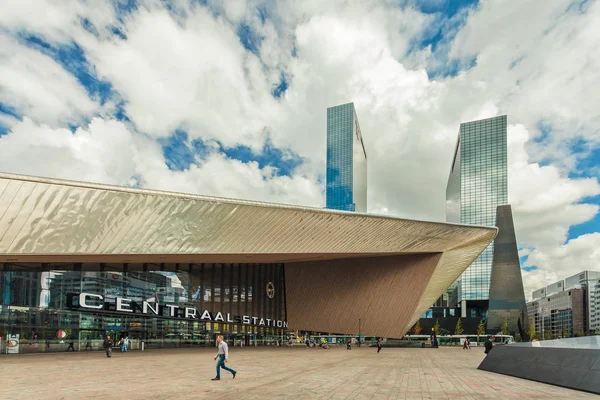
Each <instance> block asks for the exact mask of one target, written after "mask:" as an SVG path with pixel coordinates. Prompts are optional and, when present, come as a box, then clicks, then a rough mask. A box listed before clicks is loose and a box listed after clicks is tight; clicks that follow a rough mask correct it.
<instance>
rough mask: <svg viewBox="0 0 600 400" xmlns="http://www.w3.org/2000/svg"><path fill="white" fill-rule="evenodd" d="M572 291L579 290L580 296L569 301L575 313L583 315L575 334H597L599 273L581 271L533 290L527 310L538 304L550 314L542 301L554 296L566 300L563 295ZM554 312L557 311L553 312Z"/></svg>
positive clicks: (599, 319) (599, 325) (599, 322)
mask: <svg viewBox="0 0 600 400" xmlns="http://www.w3.org/2000/svg"><path fill="white" fill-rule="evenodd" d="M573 290H581V293H582V294H581V296H579V294H577V295H575V296H574V297H572V298H571V299H570V301H571V302H572V303H573V307H575V308H576V310H577V311H578V310H580V309H581V310H582V313H583V317H582V320H583V323H582V326H581V329H580V330H576V331H575V333H577V334H579V333H585V334H590V333H595V332H598V331H599V330H600V302H599V301H600V296H599V294H600V271H581V272H580V273H578V274H575V275H572V276H570V277H568V278H566V279H564V280H560V281H558V282H554V283H552V284H551V285H548V286H546V287H543V288H540V289H537V290H534V291H533V292H532V294H531V296H532V301H531V302H530V303H529V304H528V308H529V309H531V308H532V307H534V308H535V306H536V305H538V304H540V305H543V306H544V307H545V308H548V309H549V310H550V311H549V312H551V311H552V310H553V309H552V308H551V307H550V306H551V304H546V303H545V302H544V300H546V301H548V302H549V301H550V299H553V298H554V297H555V296H562V297H561V298H566V296H567V295H565V294H564V293H566V292H571V291H573ZM554 312H558V311H556V310H554ZM576 328H577V329H579V326H578V325H577V327H576Z"/></svg>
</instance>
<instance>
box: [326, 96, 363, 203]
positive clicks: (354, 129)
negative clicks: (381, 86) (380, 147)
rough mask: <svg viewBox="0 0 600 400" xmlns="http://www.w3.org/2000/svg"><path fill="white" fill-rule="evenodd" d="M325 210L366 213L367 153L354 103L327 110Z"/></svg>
mask: <svg viewBox="0 0 600 400" xmlns="http://www.w3.org/2000/svg"><path fill="white" fill-rule="evenodd" d="M326 198H327V199H326V207H327V208H330V209H335V210H344V211H358V212H367V153H366V151H365V147H364V143H363V138H362V133H361V131H360V125H359V124H358V118H357V117H356V110H355V109H354V103H348V104H342V105H339V106H335V107H330V108H328V109H327V188H326Z"/></svg>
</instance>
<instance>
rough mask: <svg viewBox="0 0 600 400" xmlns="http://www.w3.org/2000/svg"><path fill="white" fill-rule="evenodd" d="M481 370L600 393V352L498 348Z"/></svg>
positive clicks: (486, 360) (543, 348)
mask: <svg viewBox="0 0 600 400" xmlns="http://www.w3.org/2000/svg"><path fill="white" fill-rule="evenodd" d="M478 369H480V370H483V371H488V372H496V373H498V374H503V375H510V376H514V377H517V378H523V379H529V380H532V381H537V382H543V383H548V384H550V385H556V386H562V387H567V388H571V389H576V390H583V391H586V392H591V393H596V394H600V350H595V349H561V348H551V347H517V346H510V345H508V346H496V347H494V348H493V349H492V351H491V352H490V353H489V354H488V355H487V357H486V358H485V359H484V360H483V361H482V362H481V364H480V365H479V367H478Z"/></svg>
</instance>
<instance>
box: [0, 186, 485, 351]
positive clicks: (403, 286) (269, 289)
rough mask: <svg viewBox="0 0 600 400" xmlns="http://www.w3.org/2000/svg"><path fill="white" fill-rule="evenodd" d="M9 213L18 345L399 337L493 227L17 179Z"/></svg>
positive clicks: (1, 312) (0, 225)
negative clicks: (111, 339)
mask: <svg viewBox="0 0 600 400" xmlns="http://www.w3.org/2000/svg"><path fill="white" fill-rule="evenodd" d="M0 210H2V211H1V212H0V294H2V296H1V297H0V300H1V302H0V337H1V338H2V339H0V352H9V353H11V352H13V353H15V352H16V353H22V352H32V351H64V350H65V349H66V348H67V345H68V344H70V343H74V345H75V348H76V349H80V350H85V348H86V347H88V346H87V345H88V344H91V347H95V348H98V347H99V346H100V340H101V338H102V337H103V335H105V334H111V335H113V336H115V337H117V338H119V337H121V336H124V335H129V337H130V338H131V339H132V340H133V343H134V346H138V347H141V345H142V342H143V343H144V345H145V346H146V348H154V347H167V346H204V345H213V344H214V339H215V335H217V334H224V335H225V336H226V337H228V340H230V341H232V342H233V343H234V344H235V345H256V344H262V343H268V342H269V341H271V342H272V341H273V340H274V339H275V338H282V337H283V336H284V335H285V334H286V333H287V332H289V330H302V331H315V332H327V333H340V334H352V335H356V334H357V333H358V329H359V323H360V332H361V335H363V336H385V337H402V336H403V335H404V334H405V332H407V331H408V329H409V328H410V326H411V325H412V324H413V323H414V322H415V321H416V320H417V319H418V318H419V316H420V315H421V314H422V313H423V312H424V311H425V310H426V309H427V308H428V307H429V305H430V304H432V303H433V301H435V299H436V298H438V297H439V296H440V295H441V294H442V292H443V291H444V289H445V288H446V287H448V285H450V284H451V283H452V282H454V281H455V280H456V279H457V278H458V277H459V276H460V274H461V273H462V272H463V271H464V270H465V269H466V267H467V266H468V265H469V264H470V263H471V262H472V261H473V260H474V259H475V258H476V257H477V256H478V255H479V254H480V253H481V251H483V249H485V248H486V247H487V246H488V244H489V243H490V242H491V241H492V240H493V239H494V237H495V236H496V233H497V230H496V229H495V228H489V227H477V226H462V225H454V224H445V223H431V222H422V221H411V220H404V219H398V218H389V217H381V216H371V215H364V214H358V213H348V212H340V211H330V210H323V209H317V208H304V207H293V206H288V205H277V204H268V203H259V202H250V201H242V200H230V199H222V198H213V197H206V196H198V195H189V194H181V193H170V192H159V191H152V190H144V189H134V188H123V187H116V186H107V185H98V184H92V183H81V182H70V181H59V180H50V179H43V178H34V177H25V176H18V175H7V174H0ZM134 348H137V347H134Z"/></svg>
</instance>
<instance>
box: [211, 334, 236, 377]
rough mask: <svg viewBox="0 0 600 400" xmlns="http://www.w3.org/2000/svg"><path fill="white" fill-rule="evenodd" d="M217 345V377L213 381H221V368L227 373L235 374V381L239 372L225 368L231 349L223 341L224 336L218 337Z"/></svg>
mask: <svg viewBox="0 0 600 400" xmlns="http://www.w3.org/2000/svg"><path fill="white" fill-rule="evenodd" d="M217 343H218V350H217V355H216V356H215V360H217V377H216V378H213V379H211V380H213V381H220V380H221V367H223V369H224V370H225V371H229V372H231V373H232V374H233V379H235V375H236V374H237V372H235V371H234V370H233V369H231V368H228V367H226V366H225V363H226V362H227V359H228V358H229V348H228V346H227V343H225V341H224V340H223V335H219V336H217Z"/></svg>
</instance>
